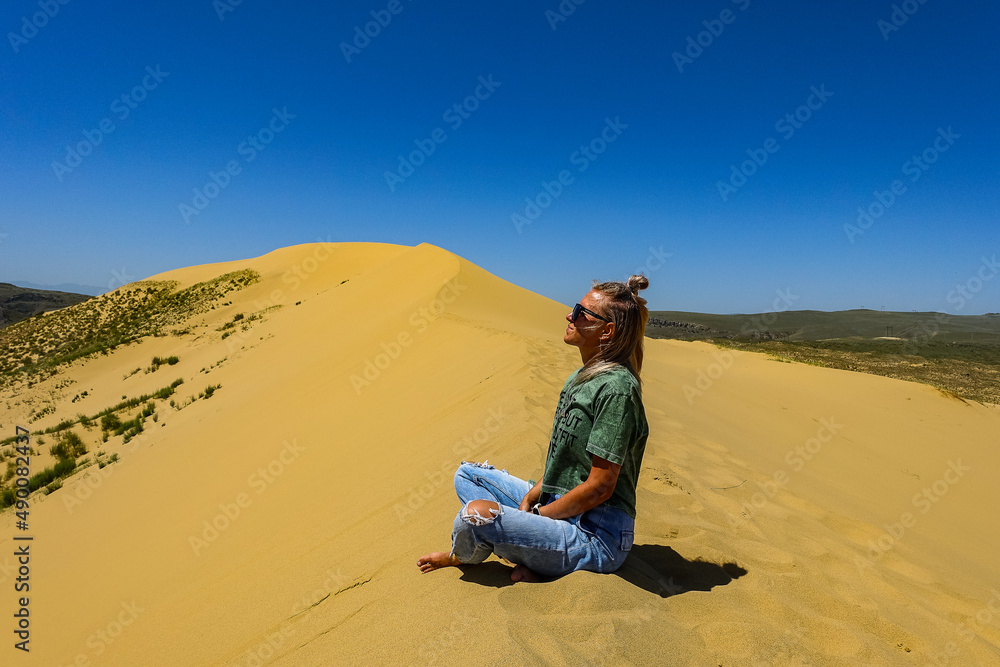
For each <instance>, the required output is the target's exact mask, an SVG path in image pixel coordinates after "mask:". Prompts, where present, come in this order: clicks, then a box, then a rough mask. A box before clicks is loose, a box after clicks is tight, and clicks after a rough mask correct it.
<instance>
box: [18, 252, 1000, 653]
mask: <svg viewBox="0 0 1000 667" xmlns="http://www.w3.org/2000/svg"><path fill="white" fill-rule="evenodd" d="M247 268H249V269H253V270H255V271H257V272H259V273H260V275H261V281H260V282H258V283H256V284H253V285H251V286H249V287H246V288H244V289H242V290H240V291H238V292H235V293H231V294H230V295H228V296H227V297H226V298H225V299H223V300H221V301H220V302H219V303H217V304H216V305H215V308H214V309H213V310H209V311H208V312H206V313H202V314H199V315H197V316H195V317H194V318H192V319H191V320H190V321H189V322H188V323H187V324H188V325H189V326H190V331H189V332H188V333H186V334H180V335H174V336H165V337H149V338H146V339H144V340H143V341H142V342H141V343H137V344H132V345H129V346H125V347H120V348H118V349H116V350H115V351H114V352H112V353H111V354H110V355H108V356H97V357H96V358H90V359H80V360H77V361H74V362H72V363H71V364H68V365H67V366H66V367H64V368H63V369H62V370H61V371H60V373H59V374H58V375H57V376H56V377H54V378H51V379H48V380H46V381H45V382H43V383H40V384H35V385H34V386H32V387H30V388H28V387H26V386H24V385H21V386H19V387H17V388H9V389H7V390H5V391H4V393H3V394H2V395H0V427H2V432H0V436H3V437H7V436H9V435H13V434H14V426H15V424H22V425H28V424H27V423H26V422H27V419H28V416H29V414H30V413H31V412H32V411H33V410H36V409H37V407H38V405H39V401H43V400H51V401H53V402H54V403H55V405H56V407H57V409H56V411H55V413H54V414H51V415H48V416H46V417H45V418H43V419H41V420H38V421H36V422H34V423H32V424H30V425H29V426H30V428H31V429H32V430H33V431H34V430H36V429H41V428H45V427H49V426H52V425H55V424H56V423H58V422H59V421H61V420H62V419H65V418H68V417H73V416H74V415H76V414H77V413H85V414H95V413H97V412H99V411H100V410H102V409H103V408H105V407H107V406H110V405H112V404H114V403H116V402H117V401H119V400H121V397H122V396H126V395H127V396H137V395H140V394H143V393H148V392H153V391H155V390H156V389H158V388H160V387H162V386H163V385H164V384H166V383H167V382H169V381H170V380H173V379H174V378H175V377H176V378H183V379H184V384H183V385H181V386H180V387H179V388H178V394H177V398H178V399H179V402H180V399H184V398H186V397H188V396H189V395H196V394H197V393H198V392H199V391H201V390H203V389H205V387H207V386H209V385H221V387H220V388H219V389H218V390H217V391H215V393H214V395H212V396H211V398H210V399H201V400H196V401H194V402H193V403H191V404H189V405H186V406H185V407H183V409H181V410H178V409H177V408H175V407H171V406H169V405H168V404H167V403H166V402H159V403H157V407H156V417H157V420H156V422H153V421H148V422H147V423H146V430H145V431H144V432H143V434H142V436H141V437H139V438H136V439H134V440H132V441H131V442H129V443H128V444H122V438H121V436H115V437H112V438H111V439H110V440H109V441H108V442H107V443H104V444H103V445H100V446H98V445H99V443H98V442H97V438H98V436H99V434H98V432H96V431H91V432H87V431H84V430H83V429H81V428H77V431H78V432H80V433H81V435H83V436H84V437H85V439H86V440H87V443H88V448H89V449H90V450H91V452H93V451H94V450H95V449H101V450H103V451H104V452H105V453H112V452H116V453H119V454H120V460H119V461H118V462H116V463H113V464H111V465H109V466H106V467H105V468H102V469H100V470H97V467H96V466H92V467H90V468H87V469H86V470H84V471H82V472H79V473H77V474H75V475H74V476H73V477H71V478H69V479H67V480H65V481H64V484H63V487H62V488H61V489H58V490H56V491H54V492H53V493H51V494H50V495H47V496H46V495H42V494H36V495H35V496H33V498H32V501H33V505H32V508H31V530H30V531H28V532H29V534H31V535H32V536H33V537H34V540H33V541H32V543H31V550H32V551H31V553H32V560H31V592H30V610H31V644H30V646H31V651H30V653H28V654H24V653H22V652H20V651H16V650H14V649H13V648H12V644H13V642H14V639H12V634H11V630H13V627H14V622H13V620H12V614H13V612H14V609H15V604H16V603H15V599H16V595H15V593H14V591H13V586H12V582H13V581H14V577H15V576H16V563H15V557H14V556H13V553H14V549H15V543H14V541H13V539H12V538H13V536H14V535H15V534H21V533H20V532H19V531H17V530H16V529H15V527H14V520H15V519H14V515H13V512H12V511H11V510H10V509H7V510H6V511H4V512H3V514H0V584H2V586H0V590H3V594H2V595H0V611H2V617H3V618H5V619H7V620H6V621H5V622H4V623H5V627H3V628H2V630H3V634H4V636H5V637H7V639H6V640H5V641H6V644H7V645H5V646H4V647H3V648H2V649H0V651H2V655H3V656H4V657H3V664H5V665H9V664H26V665H28V664H30V665H35V664H37V665H46V666H52V665H62V666H68V665H116V666H123V667H137V666H145V665H169V666H171V667H186V666H209V665H211V666H218V667H223V666H225V667H230V666H231V667H236V666H255V665H274V666H276V667H291V666H296V667H298V666H307V665H409V664H414V665H459V664H460V665H463V666H466V667H472V666H475V665H615V666H618V665H637V666H638V665H653V664H656V665H697V666H705V665H711V666H715V665H725V666H726V667H729V666H742V665H771V664H775V665H929V664H930V665H991V664H1000V573H998V570H997V568H996V566H995V564H996V560H997V553H998V552H1000V520H998V519H997V512H996V498H997V489H998V488H1000V465H998V463H1000V450H998V447H997V444H998V434H1000V412H998V411H997V410H996V409H993V408H991V407H989V406H983V405H980V404H977V403H973V402H965V401H962V400H960V399H956V398H954V397H951V396H947V395H945V394H944V393H942V392H940V391H938V390H936V389H935V388H933V387H930V386H926V385H921V384H916V383H910V382H903V381H898V380H892V379H887V378H881V377H876V376H870V375H863V374H858V373H851V372H847V371H839V370H831V369H825V368H820V367H814V366H809V365H804V364H790V363H778V362H776V361H774V360H771V359H769V358H767V357H766V356H763V355H756V354H750V353H743V354H735V356H734V353H732V352H727V351H723V350H720V349H717V348H715V347H713V346H711V345H708V344H704V343H683V342H678V341H669V340H650V339H647V340H646V360H645V365H644V368H643V372H642V376H643V380H644V402H645V408H646V413H647V417H648V420H649V425H650V437H649V441H648V446H647V450H646V454H645V459H644V463H643V471H642V475H641V478H640V488H639V494H638V517H637V522H636V537H635V547H634V548H633V550H632V552H631V554H630V556H629V558H628V560H627V562H626V564H625V566H624V567H623V568H622V569H621V570H619V571H618V572H617V573H614V574H610V575H607V574H595V573H590V572H575V573H572V574H570V575H568V576H565V577H562V578H560V579H557V580H555V581H550V582H545V583H539V584H528V583H517V584H512V583H511V582H510V580H509V573H510V567H509V566H508V565H506V564H504V563H502V562H501V561H499V560H496V559H495V557H491V559H490V560H489V561H487V562H486V563H484V564H482V565H479V566H467V567H462V568H445V569H441V570H438V571H434V572H431V573H428V574H421V572H420V571H419V569H418V568H417V566H416V560H417V558H418V557H420V556H421V555H423V554H426V553H428V552H430V551H438V550H448V549H449V548H450V535H451V526H452V521H453V519H454V517H455V514H456V513H457V512H458V510H459V501H458V499H457V498H456V496H455V493H454V489H453V487H452V481H451V475H452V473H453V472H454V470H455V468H456V467H457V465H458V463H459V462H460V461H461V460H463V459H465V460H477V461H483V460H486V459H488V460H489V461H490V462H491V463H493V464H494V465H496V466H497V467H502V468H506V469H508V470H509V471H510V472H511V473H513V474H515V475H518V476H520V477H522V478H525V479H528V478H531V479H537V478H538V476H539V475H540V474H541V469H542V465H543V462H544V455H545V451H546V447H547V443H548V437H549V431H550V428H551V424H552V414H553V411H554V409H555V405H556V401H557V399H558V394H559V390H560V388H561V386H562V384H563V382H564V380H565V379H566V377H567V376H568V375H569V374H570V373H572V371H573V370H574V369H575V368H577V367H578V366H579V365H580V356H579V352H578V350H577V349H576V348H571V347H569V346H567V345H565V344H564V343H563V342H562V332H563V330H564V328H565V321H564V317H565V315H566V313H567V312H568V307H567V304H559V303H556V302H554V301H552V300H550V299H547V298H545V297H542V296H539V295H537V294H534V293H531V292H529V291H527V290H524V289H522V288H520V287H518V286H516V285H513V284H511V283H508V282H506V281H504V280H501V279H499V278H497V277H495V276H493V275H491V274H489V273H488V272H486V271H484V270H482V269H481V268H479V267H477V266H475V265H473V264H471V263H470V262H468V261H466V260H464V259H462V258H460V257H458V256H456V255H454V254H452V253H450V252H448V251H446V250H443V249H441V248H438V247H435V246H432V245H428V244H421V245H419V246H416V247H407V246H397V245H386V244H358V243H350V244H347V243H345V244H333V243H317V244H306V245H300V246H294V247H290V248H284V249H281V250H277V251H275V252H272V253H270V254H268V255H265V256H263V257H259V258H256V259H248V260H245V261H238V262H229V263H225V264H213V265H207V266H198V267H191V268H186V269H180V270H177V271H172V272H170V273H168V274H163V275H160V276H154V277H153V278H152V279H151V280H167V279H169V280H176V281H178V282H179V283H180V286H181V287H183V286H188V285H191V284H194V283H196V282H199V281H204V280H209V279H212V278H214V277H216V276H218V275H221V274H223V273H226V272H229V271H234V270H239V269H247ZM592 277H596V278H601V279H609V278H615V277H619V278H620V276H611V277H608V276H584V277H581V284H580V296H583V294H585V293H586V291H587V290H588V289H589V287H590V279H591V278H592ZM650 280H651V282H655V281H656V280H657V276H656V274H653V275H652V276H650ZM223 303H228V305H223ZM568 305H572V304H568ZM274 306H277V307H274ZM240 313H243V314H245V316H246V318H249V316H250V315H251V314H255V313H259V314H260V319H254V320H252V321H249V322H244V323H243V324H245V325H246V330H244V329H243V326H237V327H233V328H232V329H231V331H235V333H233V334H232V335H229V336H228V337H226V338H222V336H223V332H220V331H219V330H218V329H219V328H220V327H221V326H222V325H223V324H225V323H226V322H230V321H233V319H234V317H235V316H236V315H237V314H240ZM156 355H159V356H167V355H176V356H178V357H179V359H180V361H179V363H177V364H176V365H174V366H170V367H164V368H161V369H159V370H157V371H156V372H154V373H148V374H147V373H137V374H134V375H132V376H129V377H124V376H125V375H126V374H127V373H128V372H129V371H131V370H132V369H134V368H137V367H145V366H147V365H149V363H150V359H151V358H152V357H153V356H156ZM203 369H204V370H203ZM366 373H367V374H366ZM84 390H86V391H87V392H88V394H87V396H86V397H85V398H82V399H79V400H77V401H76V402H75V403H71V398H72V397H74V396H75V395H77V394H79V393H80V392H83V391H84ZM46 397H48V398H46ZM28 401H31V402H30V404H29V402H28ZM50 442H51V440H50ZM38 449H40V450H43V451H44V452H46V456H47V450H48V446H47V445H44V446H41V447H38ZM36 458H37V459H38V463H37V464H36V463H34V462H33V465H38V466H41V465H42V464H43V463H45V462H46V459H45V458H44V457H36Z"/></svg>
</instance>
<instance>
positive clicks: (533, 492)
mask: <svg viewBox="0 0 1000 667" xmlns="http://www.w3.org/2000/svg"><path fill="white" fill-rule="evenodd" d="M541 497H542V480H538V483H537V484H535V485H534V486H533V487H531V489H529V490H528V492H527V493H526V494H524V498H522V499H521V504H520V505H518V506H517V509H519V510H521V511H522V512H530V511H531V508H532V507H534V506H535V503H537V502H538V499H539V498H541Z"/></svg>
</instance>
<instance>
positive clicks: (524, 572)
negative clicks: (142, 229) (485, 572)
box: [510, 565, 542, 583]
mask: <svg viewBox="0 0 1000 667" xmlns="http://www.w3.org/2000/svg"><path fill="white" fill-rule="evenodd" d="M510 580H511V581H525V582H529V583H538V582H539V581H541V580H542V578H541V577H539V576H538V575H537V574H535V573H534V572H533V571H531V570H529V569H528V568H527V567H525V566H524V565H518V566H517V567H515V568H514V571H513V572H511V573H510Z"/></svg>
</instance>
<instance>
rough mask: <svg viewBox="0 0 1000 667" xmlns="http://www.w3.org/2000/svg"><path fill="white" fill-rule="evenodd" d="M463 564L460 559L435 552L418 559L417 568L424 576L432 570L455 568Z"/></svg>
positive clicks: (441, 552)
mask: <svg viewBox="0 0 1000 667" xmlns="http://www.w3.org/2000/svg"><path fill="white" fill-rule="evenodd" d="M461 564H462V561H460V560H458V558H456V557H455V556H452V555H450V554H447V553H445V552H443V551H435V552H434V553H432V554H427V555H426V556H424V557H422V558H418V559H417V567H419V568H420V571H421V572H423V573H424V574H427V573H428V572H430V571H432V570H436V569H438V568H439V567H454V566H456V565H461Z"/></svg>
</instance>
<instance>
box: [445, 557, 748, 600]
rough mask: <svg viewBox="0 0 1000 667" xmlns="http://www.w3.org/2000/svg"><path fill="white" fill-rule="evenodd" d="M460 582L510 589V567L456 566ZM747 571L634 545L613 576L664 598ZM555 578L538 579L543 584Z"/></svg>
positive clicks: (490, 564) (717, 583) (708, 586)
mask: <svg viewBox="0 0 1000 667" xmlns="http://www.w3.org/2000/svg"><path fill="white" fill-rule="evenodd" d="M459 569H461V570H462V577H461V580H462V581H467V582H470V583H476V584H479V585H481V586H494V587H496V588H503V587H505V586H511V585H513V583H514V582H512V581H511V580H510V573H511V569H512V568H511V567H510V566H508V565H505V564H504V563H502V562H499V561H495V560H490V561H486V562H485V563H481V564H479V565H460V566H459ZM746 573H747V570H746V569H745V568H743V567H740V566H739V565H737V564H736V563H722V564H718V563H712V562H709V561H704V560H701V559H700V558H695V559H694V560H688V559H686V558H684V556H681V555H680V554H679V553H677V552H676V551H674V550H673V549H671V548H670V547H668V546H665V545H660V544H636V545H634V546H633V547H632V551H631V553H629V556H628V558H627V559H625V564H624V565H622V566H621V568H619V569H618V570H617V571H615V572H614V573H613V574H614V576H617V577H621V578H622V579H624V580H625V581H627V582H629V583H630V584H632V585H634V586H638V587H639V588H642V589H643V590H647V591H649V592H650V593H656V594H657V595H659V596H660V597H663V598H666V597H670V596H671V595H679V594H681V593H687V592H688V591H710V590H712V589H713V588H715V587H716V586H725V585H726V584H728V583H729V582H731V581H732V580H734V579H739V578H740V577H742V576H743V575H745V574H746ZM557 578H558V577H555V578H545V579H542V581H543V582H548V581H555V580H556V579H557Z"/></svg>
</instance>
